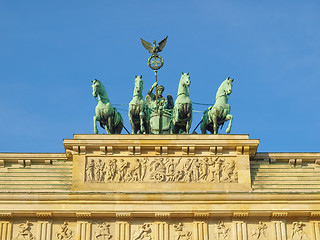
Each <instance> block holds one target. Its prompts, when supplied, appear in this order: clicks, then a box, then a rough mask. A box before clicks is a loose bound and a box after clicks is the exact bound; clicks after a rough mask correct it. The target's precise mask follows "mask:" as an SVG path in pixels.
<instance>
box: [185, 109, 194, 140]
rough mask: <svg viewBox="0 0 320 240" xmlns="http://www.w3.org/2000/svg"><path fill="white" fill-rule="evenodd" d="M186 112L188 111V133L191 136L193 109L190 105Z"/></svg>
mask: <svg viewBox="0 0 320 240" xmlns="http://www.w3.org/2000/svg"><path fill="white" fill-rule="evenodd" d="M185 110H186V111H187V124H186V133H187V134H189V130H190V128H191V122H192V108H191V106H190V105H189V106H188V108H186V109H185Z"/></svg>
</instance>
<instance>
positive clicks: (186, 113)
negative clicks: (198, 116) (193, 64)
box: [172, 73, 192, 134]
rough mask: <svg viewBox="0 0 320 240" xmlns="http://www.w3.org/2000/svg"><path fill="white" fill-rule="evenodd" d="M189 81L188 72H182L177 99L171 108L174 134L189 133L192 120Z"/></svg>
mask: <svg viewBox="0 0 320 240" xmlns="http://www.w3.org/2000/svg"><path fill="white" fill-rule="evenodd" d="M190 83H191V82H190V76H189V73H182V75H181V78H180V82H179V87H178V94H177V99H176V101H175V103H174V108H173V118H172V124H173V133H174V134H179V133H187V134H189V129H190V127H191V122H192V103H191V100H190V98H189V86H190Z"/></svg>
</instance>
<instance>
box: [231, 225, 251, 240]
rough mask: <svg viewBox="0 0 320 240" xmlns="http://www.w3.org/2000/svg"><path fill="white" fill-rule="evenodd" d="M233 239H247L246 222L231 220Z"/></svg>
mask: <svg viewBox="0 0 320 240" xmlns="http://www.w3.org/2000/svg"><path fill="white" fill-rule="evenodd" d="M232 232H233V239H234V240H248V231H247V223H246V222H243V221H234V222H233V231H232Z"/></svg>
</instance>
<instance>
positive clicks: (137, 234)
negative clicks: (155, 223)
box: [132, 223, 152, 240]
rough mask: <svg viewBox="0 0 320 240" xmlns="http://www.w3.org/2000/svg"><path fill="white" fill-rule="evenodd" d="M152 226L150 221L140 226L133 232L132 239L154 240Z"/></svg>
mask: <svg viewBox="0 0 320 240" xmlns="http://www.w3.org/2000/svg"><path fill="white" fill-rule="evenodd" d="M150 234H151V228H150V224H149V223H145V224H143V225H142V226H139V227H138V229H137V230H136V231H134V232H133V234H132V240H143V239H144V240H152V236H151V235H150Z"/></svg>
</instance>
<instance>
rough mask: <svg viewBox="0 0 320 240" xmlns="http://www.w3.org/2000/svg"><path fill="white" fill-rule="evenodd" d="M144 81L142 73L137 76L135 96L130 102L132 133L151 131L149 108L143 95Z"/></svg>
mask: <svg viewBox="0 0 320 240" xmlns="http://www.w3.org/2000/svg"><path fill="white" fill-rule="evenodd" d="M142 90H143V81H142V75H141V76H136V77H135V80H134V91H133V98H132V100H131V102H130V103H129V113H128V115H129V121H130V124H131V128H132V134H137V133H138V132H139V133H140V134H148V133H149V123H150V117H149V110H148V106H147V105H146V104H145V102H144V101H143V97H142Z"/></svg>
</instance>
